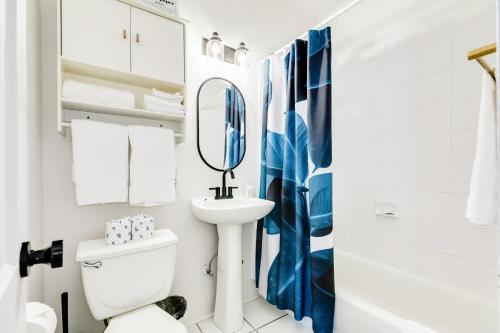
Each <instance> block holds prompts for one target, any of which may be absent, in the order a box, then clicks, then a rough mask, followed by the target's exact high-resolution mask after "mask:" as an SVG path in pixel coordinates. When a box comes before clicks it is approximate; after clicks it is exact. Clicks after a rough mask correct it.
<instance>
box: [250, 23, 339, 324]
mask: <svg viewBox="0 0 500 333" xmlns="http://www.w3.org/2000/svg"><path fill="white" fill-rule="evenodd" d="M331 56H332V50H331V30H330V28H326V29H323V30H319V31H316V30H314V31H310V32H309V41H304V40H296V41H295V42H294V43H293V44H292V45H291V46H290V50H289V52H287V54H286V56H285V57H280V56H277V55H274V56H271V57H270V58H269V59H266V60H265V61H264V63H263V65H262V74H263V76H262V77H263V85H262V88H263V92H262V146H261V148H262V150H261V179H260V197H261V198H264V199H268V200H272V201H274V202H275V203H276V206H275V208H274V209H273V211H272V212H271V214H269V215H268V216H266V217H265V218H264V219H263V220H261V221H259V222H258V225H257V242H256V267H255V268H256V269H255V271H256V283H257V287H258V289H259V292H260V293H261V294H262V295H263V296H264V297H265V298H266V299H267V301H268V302H269V303H271V304H274V305H277V307H278V308H280V309H288V310H291V311H293V313H294V317H295V319H296V320H302V319H303V318H304V317H310V318H312V322H313V330H314V332H315V333H331V332H332V330H333V317H334V310H335V285H334V266H333V235H332V230H333V223H332V221H333V204H332V170H331V167H332V132H331V111H332V110H331V96H332V93H331V89H332V80H331V64H332V60H331Z"/></svg>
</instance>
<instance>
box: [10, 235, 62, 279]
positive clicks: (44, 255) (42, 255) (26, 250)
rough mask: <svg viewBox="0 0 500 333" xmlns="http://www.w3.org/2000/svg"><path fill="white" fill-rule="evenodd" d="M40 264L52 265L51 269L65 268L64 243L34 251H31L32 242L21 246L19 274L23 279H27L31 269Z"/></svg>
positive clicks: (60, 242) (57, 242)
mask: <svg viewBox="0 0 500 333" xmlns="http://www.w3.org/2000/svg"><path fill="white" fill-rule="evenodd" d="M39 264H50V267H51V268H59V267H62V266H63V241H62V240H57V241H53V242H52V246H50V247H48V248H46V249H43V250H38V251H34V250H32V249H31V244H30V242H24V243H23V244H22V245H21V252H20V254H19V273H20V274H21V277H22V278H24V277H27V276H28V275H29V273H30V267H31V266H34V265H39Z"/></svg>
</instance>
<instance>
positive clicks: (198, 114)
mask: <svg viewBox="0 0 500 333" xmlns="http://www.w3.org/2000/svg"><path fill="white" fill-rule="evenodd" d="M212 80H223V81H226V82H229V83H230V84H231V85H232V86H233V87H235V88H236V90H238V92H239V93H240V95H241V99H242V100H243V107H244V110H245V112H244V114H243V129H244V131H245V140H244V142H243V156H241V159H240V162H239V163H238V164H236V165H235V166H234V167H232V168H230V169H219V168H216V167H214V166H212V165H211V164H210V163H208V161H207V160H206V159H205V157H203V154H202V153H201V148H200V93H201V89H202V88H203V86H204V85H205V84H207V83H208V82H210V81H212ZM196 146H197V148H198V155H200V158H201V160H202V161H203V163H205V164H206V165H207V166H208V167H209V168H210V169H212V170H215V171H219V172H224V171H229V170H234V169H236V168H237V167H238V166H239V165H240V164H241V162H243V160H244V159H245V154H246V153H247V106H246V102H245V97H244V96H243V93H242V92H241V90H240V88H238V86H237V85H235V84H234V83H233V82H231V81H229V80H228V79H224V78H222V77H211V78H208V79H206V80H205V81H203V83H202V84H201V85H200V88H198V94H197V96H196Z"/></svg>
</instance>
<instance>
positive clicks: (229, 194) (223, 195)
mask: <svg viewBox="0 0 500 333" xmlns="http://www.w3.org/2000/svg"><path fill="white" fill-rule="evenodd" d="M228 172H229V174H230V175H231V179H234V172H233V170H226V171H224V172H223V173H222V192H221V188H220V187H211V188H210V190H211V191H215V200H221V199H233V198H234V196H233V190H234V189H237V188H238V187H234V186H226V175H227V173H228Z"/></svg>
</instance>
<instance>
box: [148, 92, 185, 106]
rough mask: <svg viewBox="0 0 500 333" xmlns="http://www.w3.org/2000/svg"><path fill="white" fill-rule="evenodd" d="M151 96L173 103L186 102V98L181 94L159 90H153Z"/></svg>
mask: <svg viewBox="0 0 500 333" xmlns="http://www.w3.org/2000/svg"><path fill="white" fill-rule="evenodd" d="M151 95H152V96H154V97H159V98H161V99H163V100H165V101H169V102H172V103H182V101H183V100H184V96H182V95H181V94H180V93H175V94H171V93H168V92H164V91H161V90H158V89H153V91H152V92H151Z"/></svg>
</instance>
